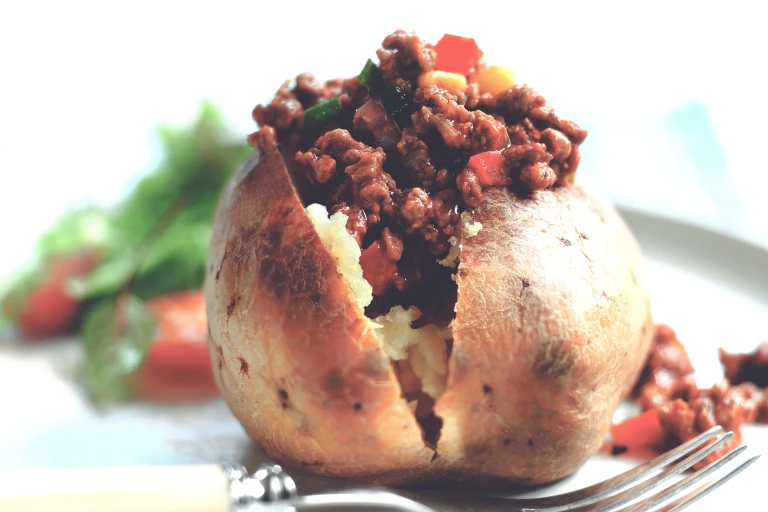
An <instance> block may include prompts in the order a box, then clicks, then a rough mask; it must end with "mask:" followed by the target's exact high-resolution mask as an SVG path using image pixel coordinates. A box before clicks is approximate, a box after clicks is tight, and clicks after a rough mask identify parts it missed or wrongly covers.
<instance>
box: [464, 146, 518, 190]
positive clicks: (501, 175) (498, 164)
mask: <svg viewBox="0 0 768 512" xmlns="http://www.w3.org/2000/svg"><path fill="white" fill-rule="evenodd" d="M467 167H469V168H470V169H472V170H473V171H474V173H475V175H476V176H477V179H478V180H479V181H480V185H481V186H483V187H499V186H506V185H511V184H512V177H511V176H510V175H509V170H508V169H507V168H506V165H505V162H504V155H502V154H501V152H500V151H486V152H485V153H478V154H477V155H472V156H471V157H470V158H469V161H468V162H467Z"/></svg>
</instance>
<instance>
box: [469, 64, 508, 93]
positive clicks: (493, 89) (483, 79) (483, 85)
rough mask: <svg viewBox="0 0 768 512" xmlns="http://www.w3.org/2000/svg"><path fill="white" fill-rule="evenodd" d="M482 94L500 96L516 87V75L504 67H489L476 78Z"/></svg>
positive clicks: (475, 80)
mask: <svg viewBox="0 0 768 512" xmlns="http://www.w3.org/2000/svg"><path fill="white" fill-rule="evenodd" d="M474 82H475V83H477V88H478V90H479V92H480V94H492V95H493V94H498V93H500V92H504V91H506V90H507V89H509V88H510V87H512V86H513V85H515V74H514V73H513V72H512V70H511V69H509V68H508V67H504V66H488V67H487V68H485V69H484V70H482V71H480V72H479V73H477V74H476V75H475V76H474Z"/></svg>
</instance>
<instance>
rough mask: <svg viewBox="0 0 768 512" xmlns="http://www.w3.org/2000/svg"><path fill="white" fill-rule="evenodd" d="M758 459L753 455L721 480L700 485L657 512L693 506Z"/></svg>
mask: <svg viewBox="0 0 768 512" xmlns="http://www.w3.org/2000/svg"><path fill="white" fill-rule="evenodd" d="M759 458H760V455H755V456H753V457H752V458H750V459H747V460H745V461H744V462H742V463H741V464H739V465H738V466H736V467H735V468H733V469H732V470H731V471H729V472H728V473H726V474H725V475H723V476H722V477H721V478H718V479H717V480H713V481H711V482H709V483H707V484H705V485H702V486H701V487H699V488H698V489H695V490H693V491H691V492H689V493H688V494H686V495H685V496H683V497H681V498H678V499H676V500H675V501H673V502H672V503H670V504H669V505H667V506H665V507H664V508H662V509H660V510H659V512H674V511H676V510H683V509H684V508H686V507H687V506H689V505H692V504H694V503H695V502H697V501H699V500H700V499H701V498H703V497H704V496H706V495H707V494H709V493H711V492H712V491H714V490H715V489H717V488H718V487H720V486H721V485H723V484H724V483H725V482H727V481H728V480H730V479H731V478H733V477H735V476H736V475H738V474H739V473H741V472H742V471H744V470H745V469H747V468H748V467H749V466H750V464H752V463H753V462H755V461H756V460H757V459H759Z"/></svg>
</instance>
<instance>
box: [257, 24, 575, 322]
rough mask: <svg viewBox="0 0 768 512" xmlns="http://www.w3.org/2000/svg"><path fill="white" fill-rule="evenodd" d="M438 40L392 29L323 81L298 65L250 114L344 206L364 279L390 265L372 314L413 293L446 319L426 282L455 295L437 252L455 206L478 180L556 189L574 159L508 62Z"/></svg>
mask: <svg viewBox="0 0 768 512" xmlns="http://www.w3.org/2000/svg"><path fill="white" fill-rule="evenodd" d="M449 37H450V38H451V41H450V45H443V46H441V45H440V43H438V44H436V45H432V44H429V43H426V42H425V41H422V40H421V39H420V38H419V37H417V36H416V35H414V34H409V33H406V32H403V31H397V32H395V33H393V34H391V35H389V36H387V37H386V38H385V39H384V41H383V42H382V48H381V49H379V50H378V51H377V56H378V58H379V61H380V62H379V64H378V66H376V65H374V64H373V63H371V62H369V64H368V65H366V68H365V69H364V70H363V72H361V74H360V75H359V76H358V77H355V78H350V79H346V80H341V79H339V80H330V81H327V82H324V83H323V82H319V81H318V80H316V79H315V77H314V76H312V75H310V74H308V73H304V74H301V75H299V76H298V77H297V78H296V80H295V84H294V85H293V86H291V85H289V84H288V83H286V84H284V85H283V86H282V87H280V89H279V90H278V92H277V94H276V96H275V98H274V99H273V100H272V101H271V102H270V103H269V104H266V105H259V106H257V107H256V108H255V109H254V111H253V117H254V119H255V120H256V122H257V123H258V125H259V127H260V130H259V132H257V133H255V134H253V135H251V137H249V141H250V142H251V144H253V145H254V146H255V147H256V148H258V149H259V150H260V151H266V150H269V149H271V148H274V147H275V146H276V145H279V147H280V148H281V150H282V152H283V154H284V155H285V156H286V161H287V163H288V165H289V167H290V168H291V172H292V173H293V174H294V176H297V175H301V176H302V177H301V179H302V180H303V181H304V182H306V183H305V185H306V186H305V187H304V189H303V190H309V192H308V195H309V196H311V198H312V201H311V202H319V203H321V204H323V205H324V206H326V207H327V209H328V211H329V212H331V213H336V212H342V213H343V214H345V215H346V216H347V219H348V220H347V224H346V227H347V231H348V232H349V233H350V234H351V235H352V236H353V237H354V239H355V240H356V241H357V243H358V244H359V245H360V247H361V249H362V256H361V262H363V261H365V262H367V264H368V265H370V266H371V269H372V270H369V272H367V276H373V275H378V274H381V273H387V275H386V276H384V277H381V278H376V279H377V282H372V283H371V284H372V286H373V289H374V295H375V296H376V297H377V300H374V303H373V304H372V305H371V306H370V308H368V309H369V310H370V311H368V310H367V311H366V312H367V313H368V314H369V316H372V315H374V310H379V311H376V312H377V313H380V311H381V310H383V311H388V309H389V307H391V306H395V305H407V304H405V303H404V302H403V301H405V302H409V301H410V302H412V303H413V305H417V306H418V307H419V308H420V310H421V311H422V312H423V313H424V314H423V318H428V319H429V320H428V321H434V320H435V318H438V317H439V318H441V321H444V322H449V321H450V318H451V317H452V315H453V311H452V310H453V303H447V304H445V305H443V306H442V307H444V308H448V309H449V311H447V312H434V313H430V310H432V309H434V305H433V304H426V302H435V299H434V291H433V292H431V293H427V290H435V289H437V288H440V289H442V288H445V290H444V291H445V292H446V296H447V297H449V298H451V297H455V283H454V282H453V281H452V280H451V279H450V274H451V272H455V268H454V269H452V270H446V269H445V268H444V267H441V266H440V265H439V264H438V263H437V262H438V261H440V260H443V259H444V258H446V256H447V255H448V253H449V251H450V250H451V247H452V244H451V242H450V240H451V239H452V237H455V236H457V235H458V234H459V233H457V229H458V226H459V222H460V216H461V213H462V212H464V211H465V210H468V209H472V208H476V207H477V206H479V205H480V204H481V202H482V200H483V190H485V189H487V188H489V187H497V186H504V187H512V189H513V190H515V191H517V192H518V193H522V194H527V193H531V192H533V191H537V190H543V189H547V188H551V187H558V186H565V185H567V184H568V182H569V181H570V179H571V177H572V175H573V173H574V172H575V171H576V168H577V166H578V163H579V144H581V143H582V142H583V141H584V138H585V137H586V135H587V132H586V131H585V130H583V129H581V128H579V127H578V126H577V125H576V124H575V123H572V122H570V121H566V120H563V119H561V118H559V117H558V116H557V115H555V113H554V111H553V110H552V109H551V107H549V106H548V105H547V104H546V101H545V100H544V98H543V97H542V96H541V95H539V94H537V93H536V92H534V91H533V90H532V89H531V88H530V87H528V86H525V85H517V84H515V83H514V79H513V76H512V74H511V71H509V70H508V69H507V68H500V67H498V66H488V65H486V64H485V63H484V62H482V60H481V57H482V52H481V51H480V50H479V48H477V46H476V45H475V43H474V40H471V39H466V38H458V37H456V36H445V37H444V39H446V38H449ZM457 45H459V46H462V45H463V47H462V48H461V49H460V50H461V51H455V50H456V48H457ZM449 47H450V48H452V50H451V52H453V53H451V52H449V51H448V50H446V48H449ZM467 56H469V57H467ZM457 70H461V72H460V73H457V72H456V71H457ZM304 199H305V202H310V201H308V200H307V198H304ZM454 239H455V238H454ZM369 249H370V250H369ZM382 258H385V259H387V260H388V262H383V261H381V259H382ZM365 270H366V269H365V267H364V271H365ZM435 279H446V280H447V284H446V285H445V286H443V285H442V284H440V285H436V283H435V281H434V280H435ZM406 291H407V292H408V293H405V292H406ZM377 305H378V306H377ZM446 319H447V320H446Z"/></svg>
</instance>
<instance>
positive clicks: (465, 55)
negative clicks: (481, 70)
mask: <svg viewBox="0 0 768 512" xmlns="http://www.w3.org/2000/svg"><path fill="white" fill-rule="evenodd" d="M434 48H435V52H436V53H437V63H436V66H437V69H438V70H439V71H447V72H449V73H458V74H460V75H464V76H466V75H468V74H469V72H470V71H472V69H473V68H474V67H476V66H477V63H478V62H480V59H481V58H482V56H483V52H482V50H480V48H478V47H477V44H476V43H475V40H474V39H472V38H471V37H460V36H454V35H452V34H445V35H444V36H443V38H442V39H440V41H438V42H437V44H436V45H435V46H434Z"/></svg>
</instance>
